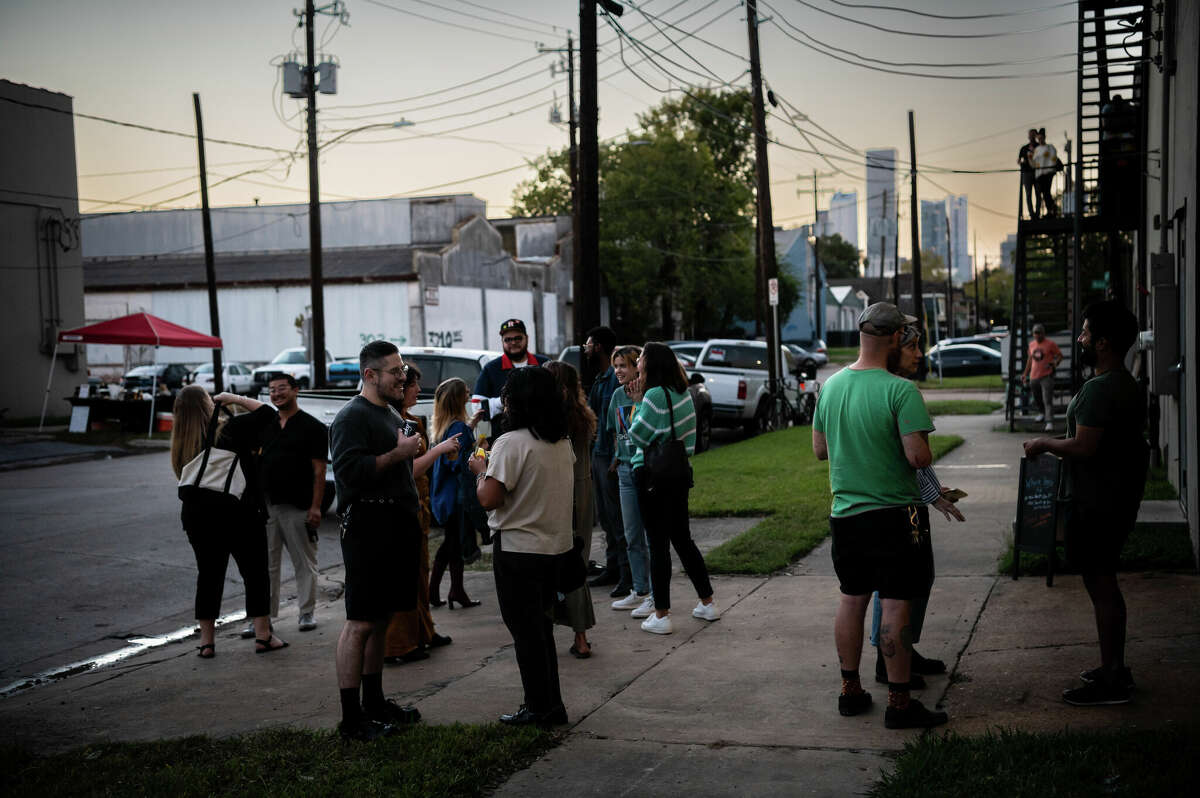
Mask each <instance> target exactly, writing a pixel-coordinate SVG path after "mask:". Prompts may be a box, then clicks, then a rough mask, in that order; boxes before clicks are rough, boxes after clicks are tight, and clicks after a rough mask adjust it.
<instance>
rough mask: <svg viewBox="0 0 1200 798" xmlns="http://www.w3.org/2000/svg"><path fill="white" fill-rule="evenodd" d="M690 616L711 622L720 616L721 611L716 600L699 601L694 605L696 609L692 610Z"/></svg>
mask: <svg viewBox="0 0 1200 798" xmlns="http://www.w3.org/2000/svg"><path fill="white" fill-rule="evenodd" d="M692 617H693V618H699V619H700V620H702V621H708V622H709V623H711V622H713V621H715V620H717V619H718V618H720V617H721V611H720V610H718V609H717V602H715V601H714V602H713V603H712V604H705V603H704V602H703V601H701V602H700V603H699V604H697V605H696V609H694V610H692Z"/></svg>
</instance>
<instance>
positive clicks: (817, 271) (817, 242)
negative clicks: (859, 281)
mask: <svg viewBox="0 0 1200 798" xmlns="http://www.w3.org/2000/svg"><path fill="white" fill-rule="evenodd" d="M819 196H820V194H818V193H817V170H816V169H814V170H813V275H814V276H815V277H816V280H817V304H816V310H815V315H816V317H817V319H816V321H817V324H816V329H817V337H818V338H820V339H821V340H822V341H824V340H825V281H824V280H822V279H821V229H820V227H821V224H820V215H821V212H820V210H819V208H820V204H819V203H818V202H817V197H819Z"/></svg>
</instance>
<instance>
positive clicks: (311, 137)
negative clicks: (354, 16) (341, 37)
mask: <svg viewBox="0 0 1200 798" xmlns="http://www.w3.org/2000/svg"><path fill="white" fill-rule="evenodd" d="M315 13H316V11H315V10H314V8H313V0H305V3H304V44H305V50H306V54H305V55H306V59H305V66H304V94H305V96H306V98H307V100H308V112H307V114H306V116H307V119H308V251H309V264H310V267H311V268H310V273H311V282H312V318H311V319H310V325H311V326H310V330H311V333H312V335H311V342H312V353H311V354H312V387H314V388H324V387H325V376H326V370H325V369H326V365H325V283H324V277H323V275H322V263H321V187H320V181H319V179H318V176H317V155H318V153H317V68H316V65H315V64H314V62H313V55H314V54H313V50H314V49H315V45H314V43H313V15H314V14H315Z"/></svg>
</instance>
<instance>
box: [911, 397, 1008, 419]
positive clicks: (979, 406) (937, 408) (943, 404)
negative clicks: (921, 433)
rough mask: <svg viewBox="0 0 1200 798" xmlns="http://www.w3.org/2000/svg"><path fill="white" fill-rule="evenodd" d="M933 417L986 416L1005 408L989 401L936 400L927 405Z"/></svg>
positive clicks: (1002, 404)
mask: <svg viewBox="0 0 1200 798" xmlns="http://www.w3.org/2000/svg"><path fill="white" fill-rule="evenodd" d="M925 407H926V409H928V410H929V415H931V416H986V415H988V414H989V413H994V412H996V411H997V410H999V409H1000V408H1002V407H1004V403H1003V402H992V401H989V400H987V399H934V400H932V401H929V402H926V403H925Z"/></svg>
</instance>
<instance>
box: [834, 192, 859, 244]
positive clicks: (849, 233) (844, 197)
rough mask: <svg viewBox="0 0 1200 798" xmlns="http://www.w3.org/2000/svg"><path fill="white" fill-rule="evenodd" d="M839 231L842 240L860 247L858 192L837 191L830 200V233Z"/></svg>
mask: <svg viewBox="0 0 1200 798" xmlns="http://www.w3.org/2000/svg"><path fill="white" fill-rule="evenodd" d="M833 233H837V234H838V235H840V236H841V237H842V240H843V241H845V242H846V243H848V244H850V245H852V246H853V247H854V248H855V249H858V192H857V191H851V192H849V193H844V192H841V191H839V192H837V193H835V194H834V195H833V199H831V200H830V201H829V235H832V234H833Z"/></svg>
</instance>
